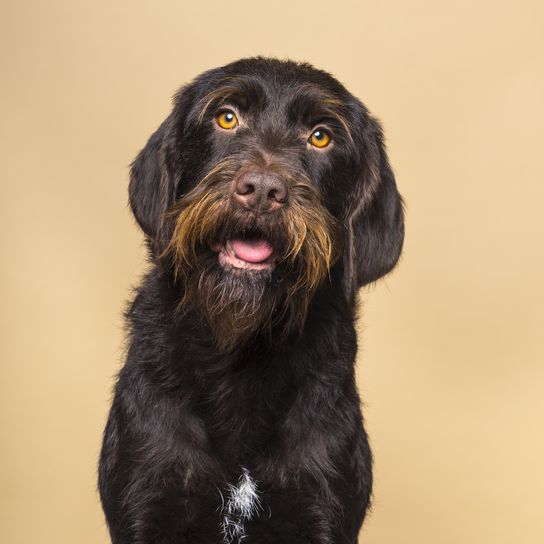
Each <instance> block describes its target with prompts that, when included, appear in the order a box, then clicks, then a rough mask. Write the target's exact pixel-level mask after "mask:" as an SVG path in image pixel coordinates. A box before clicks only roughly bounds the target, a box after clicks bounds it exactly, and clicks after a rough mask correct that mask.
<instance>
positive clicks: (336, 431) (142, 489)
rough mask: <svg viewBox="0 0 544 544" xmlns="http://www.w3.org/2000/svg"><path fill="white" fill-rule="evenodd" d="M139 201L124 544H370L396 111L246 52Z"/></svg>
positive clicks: (139, 188) (181, 100) (115, 470)
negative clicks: (367, 406) (370, 318)
mask: <svg viewBox="0 0 544 544" xmlns="http://www.w3.org/2000/svg"><path fill="white" fill-rule="evenodd" d="M129 201H130V207H131V209H132V212H133V213H134V216H135V218H136V221H137V223H138V224H139V226H140V227H141V229H142V231H143V232H144V234H145V239H146V243H147V246H148V249H149V257H150V264H151V266H150V269H149V271H148V272H147V274H146V275H145V277H144V279H143V281H142V283H141V286H140V287H139V288H138V289H137V291H136V294H135V298H134V300H133V302H132V304H131V305H130V307H129V309H128V310H127V312H126V317H127V321H128V325H129V328H128V330H129V343H128V350H127V357H126V363H125V365H124V367H123V368H122V369H121V371H120V373H119V376H118V379H117V383H116V386H115V392H114V398H113V401H112V406H111V411H110V414H109V419H108V422H107V425H106V429H105V431H104V440H103V446H102V450H101V455H100V461H99V471H98V472H99V492H100V497H101V501H102V505H103V509H104V512H105V516H106V520H107V524H108V527H109V531H110V534H111V539H112V542H113V544H151V543H153V544H174V543H175V544H185V543H198V544H212V543H213V544H218V543H223V544H239V543H241V542H243V543H247V544H250V543H259V544H267V543H274V544H282V543H289V544H293V543H296V544H299V543H306V544H309V543H311V544H332V543H334V544H340V543H342V544H347V543H355V542H357V535H358V532H359V529H360V527H361V525H362V522H363V519H364V517H365V513H366V511H367V508H368V506H369V500H370V496H371V489H372V457H371V451H370V448H369V444H368V440H367V436H366V433H365V431H364V428H363V420H362V415H361V409H360V399H359V396H358V393H357V389H356V384H355V377H354V362H355V356H356V352H357V340H356V334H355V328H354V322H355V319H356V311H357V291H358V289H359V288H360V287H361V286H363V285H366V284H369V283H371V282H374V281H376V280H377V279H378V278H380V277H382V276H383V275H385V274H386V273H388V272H389V271H390V270H391V269H392V268H393V267H394V266H395V264H396V263H397V260H398V258H399V255H400V253H401V249H402V245H403V238H404V219H403V216H404V214H403V203H402V198H401V196H400V195H399V192H398V190H397V186H396V182H395V178H394V175H393V172H392V169H391V167H390V165H389V161H388V158H387V155H386V151H385V148H384V143H383V134H382V129H381V127H380V125H379V123H378V122H377V121H376V120H375V119H374V118H373V117H372V116H371V115H370V114H369V112H368V110H367V108H366V107H365V106H364V105H363V104H362V103H361V102H360V101H359V100H358V99H357V98H355V97H354V96H353V95H352V94H350V93H349V92H348V91H347V90H346V89H345V88H344V87H343V86H342V85H341V84H340V83H339V82H338V81H337V80H336V79H334V78H333V77H332V76H331V75H329V74H328V73H326V72H324V71H321V70H318V69H316V68H314V67H312V66H311V65H309V64H305V63H297V62H293V61H280V60H276V59H268V58H262V57H257V58H250V59H243V60H239V61H236V62H234V63H231V64H228V65H226V66H223V67H220V68H217V69H212V70H210V71H207V72H205V73H203V74H202V75H200V76H198V77H197V78H196V79H195V80H194V81H193V82H192V83H190V84H188V85H187V86H185V87H183V88H182V89H181V90H180V91H179V92H178V93H177V94H176V95H175V97H174V100H173V109H172V112H171V113H170V115H169V116H168V117H167V119H166V120H165V121H164V122H163V123H162V125H161V126H160V127H159V129H158V130H157V131H156V132H155V133H154V134H153V135H152V136H151V137H150V138H149V141H148V142H147V144H146V146H145V147H144V148H143V150H142V151H141V152H140V154H139V155H138V156H137V158H136V160H135V161H134V163H133V164H132V166H131V172H130V185H129Z"/></svg>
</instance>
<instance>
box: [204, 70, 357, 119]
mask: <svg viewBox="0 0 544 544" xmlns="http://www.w3.org/2000/svg"><path fill="white" fill-rule="evenodd" d="M202 82H203V83H204V85H202V87H201V90H200V94H201V97H200V99H199V101H198V107H199V109H200V110H201V114H203V113H205V111H206V110H207V109H208V108H209V107H211V106H212V105H213V104H214V103H216V104H225V103H232V104H234V105H236V106H238V107H239V108H240V109H242V110H245V111H249V110H251V113H253V114H254V115H259V114H261V113H263V112H266V113H267V114H269V113H273V114H274V115H275V116H277V117H283V118H288V119H289V120H291V121H293V120H306V119H307V118H310V117H312V116H316V115H320V114H327V113H330V112H332V111H334V112H338V111H341V110H345V109H347V108H348V106H349V97H350V96H351V95H350V94H349V93H348V92H347V91H346V89H345V88H344V87H343V86H342V85H341V84H340V83H339V82H338V81H337V80H336V79H334V78H333V77H332V76H331V75H330V74H328V73H326V72H323V71H320V70H317V69H315V68H313V67H311V66H310V65H306V64H302V65H301V64H297V63H294V62H290V61H274V60H270V59H267V60H266V61H261V60H251V59H250V60H249V61H245V62H244V61H242V62H239V63H234V64H233V65H228V66H227V67H224V68H221V69H217V70H213V71H211V72H208V73H207V74H204V77H203V79H202Z"/></svg>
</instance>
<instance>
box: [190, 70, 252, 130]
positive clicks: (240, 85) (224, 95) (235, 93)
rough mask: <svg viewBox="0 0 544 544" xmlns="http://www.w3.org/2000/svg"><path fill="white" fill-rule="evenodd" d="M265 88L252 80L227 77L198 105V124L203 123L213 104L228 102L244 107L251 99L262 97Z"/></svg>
mask: <svg viewBox="0 0 544 544" xmlns="http://www.w3.org/2000/svg"><path fill="white" fill-rule="evenodd" d="M262 91H263V88H262V86H261V85H260V84H259V83H258V82H257V81H254V80H252V79H250V78H244V79H241V78H237V77H225V78H223V83H222V84H221V85H219V86H218V87H216V88H215V89H213V90H212V91H210V92H209V93H207V94H206V95H205V96H203V97H202V98H201V99H200V100H199V101H198V102H197V105H196V108H197V110H198V117H197V124H200V123H202V120H203V119H204V116H205V115H206V112H207V111H208V109H209V107H210V105H211V104H213V103H214V102H218V103H219V105H220V104H224V103H225V102H227V101H228V100H232V101H233V102H236V103H237V105H243V104H245V103H247V102H248V100H249V99H251V98H254V97H256V96H260V95H262Z"/></svg>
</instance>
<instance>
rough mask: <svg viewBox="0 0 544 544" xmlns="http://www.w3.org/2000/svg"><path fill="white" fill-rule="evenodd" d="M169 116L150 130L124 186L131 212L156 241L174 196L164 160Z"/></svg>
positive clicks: (172, 184) (172, 182) (171, 180)
mask: <svg viewBox="0 0 544 544" xmlns="http://www.w3.org/2000/svg"><path fill="white" fill-rule="evenodd" d="M170 125H171V121H170V117H169V118H167V119H166V120H165V121H164V122H163V124H162V125H161V126H160V127H159V128H158V129H157V131H156V132H155V133H154V134H152V136H151V137H150V138H149V140H148V141H147V144H146V145H145V147H144V148H143V149H142V150H141V151H140V153H139V154H138V156H137V157H136V159H135V160H134V162H133V163H132V165H131V168H130V183H129V188H128V193H129V202H130V207H131V209H132V213H133V214H134V217H135V218H136V221H137V222H138V225H140V227H141V229H142V230H143V231H144V233H145V234H146V235H147V236H148V237H149V238H150V239H151V240H152V241H157V240H158V239H159V238H160V236H161V231H162V226H163V222H164V214H165V212H166V210H168V208H169V207H170V206H172V204H173V203H174V200H175V183H174V180H173V179H172V178H173V176H172V175H171V174H170V173H169V171H168V166H167V160H166V148H167V140H168V137H169V131H170Z"/></svg>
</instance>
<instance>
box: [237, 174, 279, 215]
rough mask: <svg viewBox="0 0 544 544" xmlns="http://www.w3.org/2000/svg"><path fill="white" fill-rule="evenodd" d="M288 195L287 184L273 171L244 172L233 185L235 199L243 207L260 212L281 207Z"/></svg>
mask: <svg viewBox="0 0 544 544" xmlns="http://www.w3.org/2000/svg"><path fill="white" fill-rule="evenodd" d="M288 196H289V194H288V190H287V184H286V183H285V181H283V180H282V179H281V177H280V176H278V175H277V174H275V173H273V172H261V171H250V172H245V173H243V174H242V175H241V176H239V177H238V179H237V180H236V184H235V186H234V198H235V200H236V201H237V202H238V203H239V204H241V205H242V206H244V207H245V208H249V209H252V210H255V211H260V212H269V211H270V212H272V211H275V210H277V209H279V208H281V207H282V206H283V205H284V204H285V203H286V202H287V199H288Z"/></svg>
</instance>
